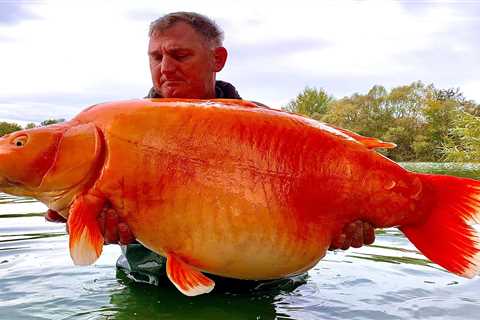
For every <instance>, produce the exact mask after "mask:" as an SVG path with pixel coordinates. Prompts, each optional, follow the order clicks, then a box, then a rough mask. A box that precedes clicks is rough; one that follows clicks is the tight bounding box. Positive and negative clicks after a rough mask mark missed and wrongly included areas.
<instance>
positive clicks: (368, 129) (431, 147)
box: [0, 81, 480, 162]
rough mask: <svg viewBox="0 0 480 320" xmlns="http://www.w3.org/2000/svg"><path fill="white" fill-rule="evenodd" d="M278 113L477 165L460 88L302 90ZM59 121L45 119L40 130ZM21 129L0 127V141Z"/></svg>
mask: <svg viewBox="0 0 480 320" xmlns="http://www.w3.org/2000/svg"><path fill="white" fill-rule="evenodd" d="M282 109H283V110H287V111H290V112H295V113H300V114H303V115H306V116H308V117H311V118H313V119H316V120H320V121H323V122H326V123H331V124H333V125H336V126H339V127H342V128H346V129H349V130H352V131H354V132H357V133H359V134H361V135H364V136H370V137H376V138H379V139H381V140H384V141H388V142H394V143H396V144H397V147H396V148H394V149H388V150H381V152H382V153H383V154H384V155H386V156H387V157H389V158H391V159H393V160H395V161H459V162H467V161H468V162H478V161H480V105H479V104H476V103H475V102H474V101H472V100H467V99H466V98H465V97H464V95H463V93H462V92H461V91H460V90H459V89H453V88H449V89H438V88H435V86H434V85H433V84H430V85H425V84H423V83H422V82H420V81H418V82H413V83H411V84H409V85H405V86H399V87H395V88H393V89H391V90H387V89H385V87H383V86H380V85H375V86H373V87H372V88H371V89H370V90H369V91H368V92H367V93H366V94H360V93H355V94H353V95H351V96H349V97H344V98H341V99H335V98H334V97H333V96H332V95H329V94H328V93H327V92H326V91H325V90H324V89H316V88H310V87H306V88H305V89H304V90H303V91H302V92H301V93H299V94H298V95H297V97H296V98H295V99H293V100H291V101H290V102H289V103H288V104H287V105H286V106H285V107H283V108H282ZM63 121H64V119H48V120H45V121H43V122H42V123H40V125H39V126H46V125H49V124H53V123H58V122H63ZM34 127H36V125H35V124H34V123H29V124H27V126H26V128H27V129H28V128H34ZM21 129H23V128H22V127H21V126H20V125H18V124H16V123H8V122H0V136H3V135H4V134H7V133H10V132H13V131H17V130H21Z"/></svg>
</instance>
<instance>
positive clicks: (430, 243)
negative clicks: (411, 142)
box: [400, 174, 480, 278]
mask: <svg viewBox="0 0 480 320" xmlns="http://www.w3.org/2000/svg"><path fill="white" fill-rule="evenodd" d="M418 177H419V178H420V179H421V181H422V183H423V184H424V186H425V187H424V190H425V192H426V191H427V190H430V192H431V193H432V194H433V199H431V200H432V204H433V208H431V212H430V213H429V215H428V216H427V217H425V219H424V220H423V221H422V222H421V223H417V224H413V225H408V226H402V227H400V230H402V231H403V233H405V235H406V236H407V237H408V239H409V240H410V241H411V242H412V243H413V244H414V245H415V246H416V247H417V248H418V249H419V250H420V251H421V252H422V253H423V254H424V255H425V256H426V257H427V258H429V259H430V260H432V261H433V262H435V263H437V264H439V265H441V266H442V267H444V268H445V269H447V270H448V271H450V272H453V273H456V274H458V275H460V276H462V277H466V278H473V277H474V276H475V275H477V274H478V272H479V270H480V233H479V230H476V229H475V228H474V227H473V225H474V224H478V223H479V222H480V181H477V180H473V179H465V178H457V177H450V176H440V175H426V174H420V175H418ZM425 196H428V195H425Z"/></svg>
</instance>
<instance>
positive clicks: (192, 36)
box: [149, 22, 208, 49]
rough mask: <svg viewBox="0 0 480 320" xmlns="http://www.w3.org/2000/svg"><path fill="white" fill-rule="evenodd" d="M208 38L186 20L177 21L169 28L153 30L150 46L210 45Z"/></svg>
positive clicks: (191, 46) (184, 46)
mask: <svg viewBox="0 0 480 320" xmlns="http://www.w3.org/2000/svg"><path fill="white" fill-rule="evenodd" d="M207 43H208V40H206V39H205V38H204V37H203V36H202V35H200V33H199V32H198V31H196V30H195V29H194V28H193V27H192V26H190V25H189V24H187V23H185V22H177V23H175V24H173V25H171V26H170V27H168V28H167V29H164V30H156V31H153V33H152V35H151V36H150V42H149V47H150V48H152V47H154V48H157V47H168V48H173V47H179V48H183V49H186V48H195V47H199V46H205V45H207V46H208V44H207Z"/></svg>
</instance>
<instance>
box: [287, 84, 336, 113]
mask: <svg viewBox="0 0 480 320" xmlns="http://www.w3.org/2000/svg"><path fill="white" fill-rule="evenodd" d="M332 101H333V97H332V96H330V95H328V94H327V92H326V91H325V90H324V89H316V88H310V87H305V89H303V91H302V92H301V93H300V94H299V95H297V97H296V98H295V99H294V100H292V101H290V102H289V103H288V104H287V106H286V107H284V108H282V109H283V110H286V111H289V112H294V113H299V114H303V115H306V116H308V117H312V118H319V117H321V116H322V115H323V114H324V113H325V112H326V111H327V106H328V104H329V103H331V102H332Z"/></svg>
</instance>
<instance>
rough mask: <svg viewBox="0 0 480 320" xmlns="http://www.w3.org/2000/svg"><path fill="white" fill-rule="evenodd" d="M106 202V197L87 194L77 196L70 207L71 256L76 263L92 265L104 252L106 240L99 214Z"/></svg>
mask: <svg viewBox="0 0 480 320" xmlns="http://www.w3.org/2000/svg"><path fill="white" fill-rule="evenodd" d="M104 204H105V200H104V199H102V198H99V197H96V196H94V195H91V194H85V195H81V196H79V197H77V198H76V199H75V201H74V202H73V204H72V207H71V208H70V213H69V216H68V221H67V223H68V230H69V234H70V238H69V246H70V256H71V257H72V260H73V263H75V264H76V265H81V266H84V265H90V264H92V263H94V262H95V261H96V260H97V259H98V257H100V254H101V253H102V249H103V242H104V240H103V236H102V233H101V231H100V226H99V225H98V222H97V215H98V214H99V213H100V211H101V210H102V209H103V206H104Z"/></svg>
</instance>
